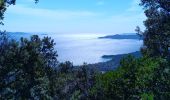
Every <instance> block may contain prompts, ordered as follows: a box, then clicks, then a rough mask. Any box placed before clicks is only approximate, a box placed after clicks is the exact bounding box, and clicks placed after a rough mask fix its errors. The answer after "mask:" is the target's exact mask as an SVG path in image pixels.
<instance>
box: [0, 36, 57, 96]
mask: <svg viewBox="0 0 170 100" xmlns="http://www.w3.org/2000/svg"><path fill="white" fill-rule="evenodd" d="M4 39H5V37H4ZM47 41H48V42H47ZM1 45H2V46H1V49H0V55H1V56H0V79H1V82H0V89H1V90H0V94H1V97H2V98H3V97H4V98H5V97H6V96H8V97H9V99H12V98H15V99H17V98H18V99H24V98H35V99H41V98H49V97H48V92H49V88H48V86H49V79H48V76H47V75H48V73H47V72H46V69H47V68H49V67H51V68H52V67H54V66H53V65H52V64H54V63H55V64H57V54H56V51H54V50H53V46H54V43H53V40H51V39H50V38H48V37H45V38H44V39H40V38H39V37H38V36H36V35H35V36H32V37H31V39H30V40H28V39H24V38H21V40H20V42H16V41H15V40H8V39H5V44H4V42H1ZM49 62H50V63H52V64H49ZM26 90H27V91H26Z"/></svg>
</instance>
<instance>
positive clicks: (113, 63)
mask: <svg viewBox="0 0 170 100" xmlns="http://www.w3.org/2000/svg"><path fill="white" fill-rule="evenodd" d="M128 55H133V56H134V57H136V58H139V57H141V56H142V55H141V53H140V51H136V52H132V53H127V54H118V55H103V56H102V58H105V59H111V60H110V61H107V62H99V63H95V64H89V65H88V66H89V67H91V68H97V69H98V70H100V71H110V70H114V69H116V68H117V67H118V66H119V65H120V60H121V59H122V58H123V57H126V56H128Z"/></svg>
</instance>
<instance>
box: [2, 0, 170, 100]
mask: <svg viewBox="0 0 170 100" xmlns="http://www.w3.org/2000/svg"><path fill="white" fill-rule="evenodd" d="M2 1H3V2H2ZM10 1H11V2H10ZM14 1H15V0H9V1H8V0H1V2H0V3H1V8H0V10H1V16H2V17H1V19H2V18H3V13H4V11H5V9H6V4H14V3H15V2H14ZM4 2H5V3H4ZM2 5H3V6H2ZM141 5H142V6H144V9H145V14H146V16H147V18H148V19H147V20H146V21H145V22H144V24H145V26H146V30H145V31H144V32H141V31H140V29H139V28H138V29H137V31H138V32H139V34H140V35H142V37H143V39H144V46H143V47H142V49H141V52H142V54H143V56H142V57H140V58H135V57H133V56H130V55H129V56H127V57H125V58H123V59H122V60H121V62H120V66H119V67H118V68H117V69H115V70H113V71H109V72H105V73H100V72H98V71H97V70H95V69H93V68H89V67H88V65H87V64H84V65H82V66H81V67H79V68H75V67H74V66H73V65H72V63H70V62H65V63H60V62H58V61H57V56H58V55H57V52H56V51H55V50H54V45H55V43H54V41H53V40H52V39H51V38H50V37H44V38H39V37H38V36H37V35H34V36H32V37H31V38H30V39H26V38H21V39H20V40H19V41H16V40H13V39H10V38H8V36H7V35H6V34H5V33H4V32H1V35H0V99H2V100H3V99H19V100H20V99H36V100H39V99H47V100H50V99H61V100H63V99H64V100H68V99H71V100H77V99H78V100H79V99H80V100H86V99H92V100H103V99H104V100H112V99H116V100H124V99H125V100H138V99H139V100H140V99H142V100H153V99H155V100H168V99H169V98H170V61H169V55H170V54H169V37H170V1H169V0H141Z"/></svg>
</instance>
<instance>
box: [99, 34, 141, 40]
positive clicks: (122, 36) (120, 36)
mask: <svg viewBox="0 0 170 100" xmlns="http://www.w3.org/2000/svg"><path fill="white" fill-rule="evenodd" d="M99 39H138V40H139V39H141V37H140V36H139V35H137V34H135V33H134V35H133V34H129V35H125V34H116V35H107V36H104V37H99Z"/></svg>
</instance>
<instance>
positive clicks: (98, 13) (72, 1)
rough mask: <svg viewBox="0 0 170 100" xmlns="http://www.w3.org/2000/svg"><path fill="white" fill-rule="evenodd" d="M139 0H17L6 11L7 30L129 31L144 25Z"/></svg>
mask: <svg viewBox="0 0 170 100" xmlns="http://www.w3.org/2000/svg"><path fill="white" fill-rule="evenodd" d="M138 4H139V0H40V2H39V3H38V4H34V2H33V0H17V2H16V5H15V6H10V7H9V8H8V10H7V12H6V14H5V21H4V22H5V26H4V29H6V30H7V31H15V32H16V31H17V32H18V31H22V32H62V33H128V32H134V30H135V28H136V26H137V25H138V26H140V27H142V28H143V21H144V20H145V16H144V14H143V11H142V8H141V7H140V6H138Z"/></svg>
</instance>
